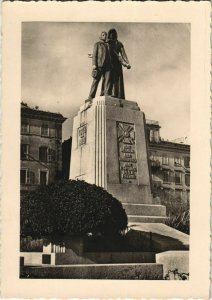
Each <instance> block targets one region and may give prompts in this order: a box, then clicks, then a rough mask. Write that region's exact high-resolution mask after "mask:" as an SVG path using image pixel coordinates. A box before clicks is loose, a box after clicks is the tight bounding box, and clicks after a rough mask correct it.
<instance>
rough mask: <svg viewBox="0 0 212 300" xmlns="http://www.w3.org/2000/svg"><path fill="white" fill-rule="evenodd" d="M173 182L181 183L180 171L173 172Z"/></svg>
mask: <svg viewBox="0 0 212 300" xmlns="http://www.w3.org/2000/svg"><path fill="white" fill-rule="evenodd" d="M175 184H182V173H180V172H175Z"/></svg>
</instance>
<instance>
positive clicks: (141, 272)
mask: <svg viewBox="0 0 212 300" xmlns="http://www.w3.org/2000/svg"><path fill="white" fill-rule="evenodd" d="M20 277H21V278H57V279H59V278H60V279H132V280H138V279H139V280H162V279H163V265H162V264H156V263H144V264H142V263H134V264H92V265H71V266H70V265H65V266H50V265H48V266H41V267H35V266H34V267H23V268H22V271H21V275H20Z"/></svg>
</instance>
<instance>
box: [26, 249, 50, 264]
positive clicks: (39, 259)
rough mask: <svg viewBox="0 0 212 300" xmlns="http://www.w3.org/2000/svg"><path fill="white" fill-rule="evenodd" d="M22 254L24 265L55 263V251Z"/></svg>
mask: <svg viewBox="0 0 212 300" xmlns="http://www.w3.org/2000/svg"><path fill="white" fill-rule="evenodd" d="M20 256H21V257H23V258H24V259H22V261H23V264H24V266H41V265H43V264H51V265H55V253H51V254H48V255H46V254H44V253H42V252H21V253H20Z"/></svg>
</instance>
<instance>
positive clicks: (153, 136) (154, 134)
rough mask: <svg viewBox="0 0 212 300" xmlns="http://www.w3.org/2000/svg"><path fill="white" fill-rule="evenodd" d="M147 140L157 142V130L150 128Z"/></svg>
mask: <svg viewBox="0 0 212 300" xmlns="http://www.w3.org/2000/svg"><path fill="white" fill-rule="evenodd" d="M149 140H150V142H159V131H158V130H153V129H150V132H149Z"/></svg>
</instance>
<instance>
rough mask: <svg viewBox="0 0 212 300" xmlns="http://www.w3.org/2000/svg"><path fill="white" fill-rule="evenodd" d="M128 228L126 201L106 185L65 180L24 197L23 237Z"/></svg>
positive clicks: (22, 215)
mask: <svg viewBox="0 0 212 300" xmlns="http://www.w3.org/2000/svg"><path fill="white" fill-rule="evenodd" d="M126 227H127V216H126V213H125V210H124V209H123V207H122V204H121V203H120V202H119V201H118V200H117V199H116V198H114V197H113V196H112V195H111V194H109V193H108V192H107V191H105V190H104V189H103V188H101V187H98V186H96V185H92V184H88V183H86V182H84V181H75V180H63V181H58V182H56V183H53V184H50V185H48V186H45V187H40V188H39V189H37V190H35V191H33V192H30V193H29V194H27V195H25V196H24V197H23V198H22V199H21V236H23V237H24V236H31V237H33V238H40V237H45V236H46V237H47V236H48V237H50V238H52V239H54V238H55V237H58V236H61V237H62V236H82V235H85V234H88V233H91V234H93V235H95V234H102V235H107V234H110V235H114V234H117V233H120V232H122V231H123V230H125V229H126Z"/></svg>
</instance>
